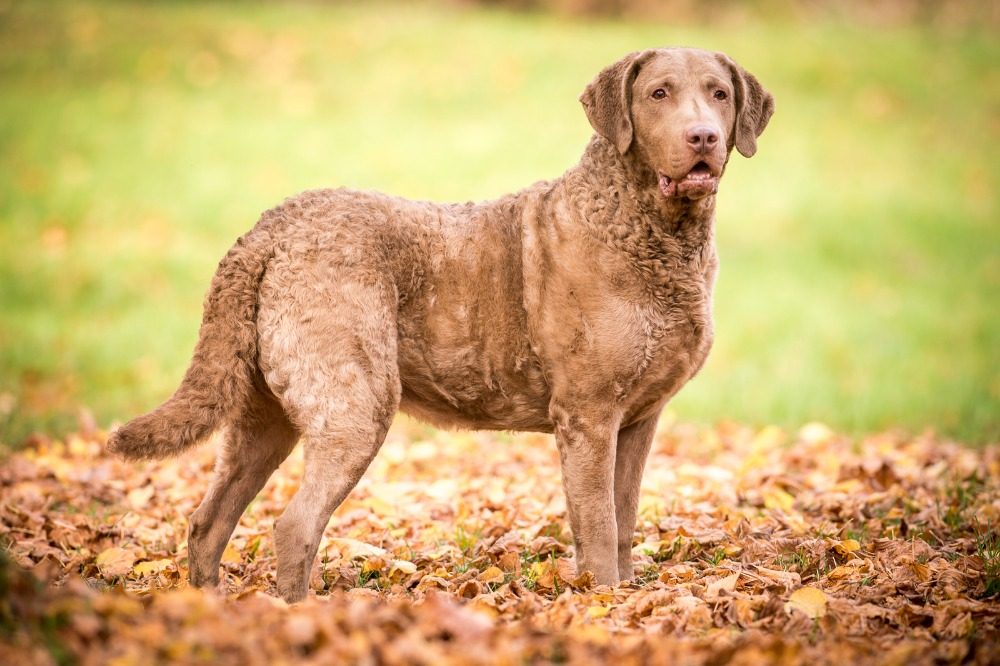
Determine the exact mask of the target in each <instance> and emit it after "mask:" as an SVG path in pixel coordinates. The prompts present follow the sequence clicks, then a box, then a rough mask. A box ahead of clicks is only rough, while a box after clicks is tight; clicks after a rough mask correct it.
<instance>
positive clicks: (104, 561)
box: [95, 547, 135, 580]
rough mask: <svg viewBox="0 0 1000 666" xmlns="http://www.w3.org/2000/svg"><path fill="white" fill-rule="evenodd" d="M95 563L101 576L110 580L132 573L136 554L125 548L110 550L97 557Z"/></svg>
mask: <svg viewBox="0 0 1000 666" xmlns="http://www.w3.org/2000/svg"><path fill="white" fill-rule="evenodd" d="M95 563H96V564H97V568H98V569H99V570H100V571H101V575H102V576H104V578H106V579H109V580H110V579H112V578H117V577H119V576H125V575H127V574H129V573H131V571H132V565H133V564H134V563H135V553H133V552H132V551H130V550H126V549H124V548H118V547H113V548H108V549H107V550H104V551H102V552H101V554H100V555H98V556H97V560H96V561H95Z"/></svg>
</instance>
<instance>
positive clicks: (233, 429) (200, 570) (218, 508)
mask: <svg viewBox="0 0 1000 666" xmlns="http://www.w3.org/2000/svg"><path fill="white" fill-rule="evenodd" d="M297 440H298V432H297V431H296V430H295V428H294V427H292V424H291V423H289V421H288V418H287V417H286V416H285V414H284V412H283V411H282V409H281V407H280V405H278V403H277V402H275V400H274V398H272V397H270V396H264V395H262V394H260V393H256V394H254V395H253V396H252V398H251V404H248V405H244V407H243V408H242V409H241V410H240V412H239V415H238V416H237V417H236V419H235V421H234V422H233V423H232V424H231V425H230V426H229V429H228V431H227V433H226V438H225V440H224V442H223V445H222V448H221V450H220V451H219V454H218V458H217V459H216V463H215V474H214V477H213V479H212V483H211V485H210V486H209V489H208V493H207V494H206V495H205V499H203V500H202V502H201V505H200V506H199V507H198V509H197V510H196V511H195V512H194V514H192V515H191V519H190V521H189V526H188V563H189V567H190V578H191V584H192V585H194V586H195V587H203V586H213V585H216V584H218V582H219V561H220V559H221V558H222V553H223V551H224V550H225V548H226V544H227V543H228V542H229V537H230V536H231V535H232V533H233V529H234V528H235V527H236V523H237V522H239V519H240V516H241V515H243V512H244V511H245V510H246V508H247V505H248V504H250V502H251V501H252V500H253V498H254V497H255V496H256V495H257V493H258V492H260V489H261V488H262V487H263V486H264V484H265V483H266V482H267V479H268V478H269V477H270V476H271V473H272V472H274V470H275V469H277V467H278V465H280V464H281V462H282V461H283V460H284V459H285V458H286V457H288V454H289V453H290V452H291V450H292V448H294V446H295V442H296V441H297Z"/></svg>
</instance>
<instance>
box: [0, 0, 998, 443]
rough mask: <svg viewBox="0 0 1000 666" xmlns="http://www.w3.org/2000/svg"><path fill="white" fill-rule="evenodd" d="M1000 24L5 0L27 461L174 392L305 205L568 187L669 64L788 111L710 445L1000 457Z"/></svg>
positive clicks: (8, 178)
mask: <svg viewBox="0 0 1000 666" xmlns="http://www.w3.org/2000/svg"><path fill="white" fill-rule="evenodd" d="M998 16H1000V11H998V6H997V3H995V2H977V1H971V2H929V1H926V0H924V1H921V0H909V1H901V2H888V1H882V2H835V1H833V0H829V1H828V2H824V1H821V0H813V1H810V2H801V3H796V2H792V1H791V0H785V1H780V0H775V1H771V2H768V1H766V0H759V1H751V2H745V3H741V2H736V1H735V0H730V1H727V2H726V1H716V2H695V1H693V0H692V1H682V2H653V1H652V0H635V1H634V2H633V1H629V0H610V1H609V0H551V1H544V0H539V1H537V2H533V1H530V0H524V1H510V2H504V1H501V0H496V1H494V2H483V3H476V2H471V1H470V2H415V3H414V2H407V3H390V2H368V3H363V4H361V3H359V4H340V3H322V2H260V1H256V2H252V1H251V2H233V3H223V2H155V3H145V2H144V3H126V2H93V1H91V0H73V1H72V2H37V1H33V0H16V1H11V0H0V442H3V443H4V444H6V445H8V446H10V445H17V444H18V443H19V442H20V441H22V440H23V438H24V437H25V436H27V435H28V434H30V433H32V432H35V431H45V432H48V433H53V434H58V433H60V432H65V431H66V430H68V429H75V428H78V427H84V428H86V427H93V425H94V424H97V425H99V426H102V427H103V426H107V425H109V424H111V423H112V422H114V421H116V420H124V419H126V418H129V417H131V416H133V415H136V414H138V413H139V412H142V411H144V410H147V409H149V408H151V407H153V406H155V405H156V404H158V403H159V402H160V401H161V400H163V399H165V398H166V397H167V396H168V395H169V394H170V393H171V391H172V390H173V389H174V388H175V387H176V385H177V383H178V382H179V380H180V377H181V375H182V374H183V372H184V370H185V367H186V364H187V361H188V359H189V357H190V353H191V350H192V348H193V345H194V342H195V339H196V335H197V331H198V325H199V322H200V314H201V300H202V297H203V295H204V293H205V290H206V289H207V287H208V283H209V280H210V279H211V276H212V273H213V271H214V268H215V265H216V263H217V262H218V260H219V258H220V257H221V256H222V255H223V254H224V253H225V251H226V250H227V248H228V247H229V246H230V245H231V244H232V242H233V241H234V240H235V239H236V237H238V236H239V235H240V234H241V233H243V232H244V231H245V230H246V229H248V228H249V227H250V226H252V225H253V224H254V222H255V221H256V219H257V217H258V215H259V214H260V212H261V211H262V210H264V209H266V208H268V207H270V206H272V205H274V204H276V203H278V202H280V201H281V200H282V199H283V198H284V197H286V196H289V195H291V194H294V193H296V192H299V191H301V190H303V189H307V188H315V187H325V186H337V185H347V186H351V187H357V188H377V189H379V190H384V191H388V192H392V193H396V194H401V195H405V196H409V197H415V198H433V199H439V200H467V199H482V198H490V197H494V196H497V195H499V194H502V193H505V192H508V191H512V190H516V189H518V188H520V187H523V186H525V185H527V184H530V183H532V182H534V181H536V180H539V179H546V178H553V177H556V176H559V175H560V174H561V173H562V172H563V171H564V170H565V169H566V168H568V167H570V166H571V165H573V164H574V163H575V162H576V160H577V159H578V158H579V156H580V154H581V152H582V150H583V147H584V145H585V144H586V142H587V139H588V137H589V135H590V134H591V128H590V127H589V125H588V124H587V121H586V119H585V117H584V115H583V113H582V110H581V108H580V105H579V103H578V102H577V96H578V95H579V93H580V92H581V91H582V89H583V87H584V86H585V85H586V84H587V82H588V81H589V80H590V78H591V77H592V76H593V75H594V74H595V73H596V72H597V71H598V70H599V69H600V68H601V67H603V66H604V65H606V64H608V63H610V62H612V61H614V60H616V59H617V58H619V57H620V56H622V55H623V54H625V53H627V52H629V51H633V50H637V49H642V48H645V47H651V46H661V45H689V46H697V47H701V48H706V49H712V50H721V51H725V52H727V53H729V54H730V55H731V56H732V57H733V58H735V59H736V60H737V61H738V62H740V63H741V64H743V65H744V66H745V67H746V68H747V69H749V70H750V71H751V72H753V73H754V74H756V75H757V76H758V78H759V79H760V80H761V81H762V82H763V83H764V85H765V86H766V87H768V88H769V89H770V90H771V91H772V92H773V94H774V96H775V98H776V101H777V113H776V115H775V117H774V119H773V120H772V122H771V125H770V127H769V128H768V129H767V131H766V132H765V134H764V136H763V137H762V138H761V140H760V144H759V145H760V150H759V152H758V154H757V156H755V157H754V158H753V159H752V160H750V161H747V160H744V159H743V158H741V157H739V156H734V158H733V161H732V163H731V165H730V168H729V172H728V174H727V177H726V179H725V180H724V181H723V184H722V191H721V196H720V199H719V210H718V244H719V252H720V255H721V259H722V269H721V273H720V276H719V282H718V287H717V296H716V321H717V332H718V334H717V342H716V346H715V349H714V351H713V354H712V356H711V357H710V359H709V362H708V364H707V366H706V367H705V369H704V370H703V371H702V373H701V375H699V377H698V378H697V379H696V380H694V381H693V382H692V383H691V384H689V385H688V386H687V387H686V388H685V389H684V390H683V391H682V392H681V394H680V395H679V396H678V397H677V399H676V400H674V401H673V403H672V404H671V405H670V407H669V409H670V411H671V412H672V414H673V417H674V418H676V419H679V420H682V421H691V422H704V423H713V422H717V421H722V420H727V421H740V422H747V423H750V424H765V423H775V424H779V425H782V426H785V427H792V428H794V427H797V426H798V425H800V424H802V423H804V422H807V421H813V420H819V421H823V422H826V423H829V424H830V425H832V426H834V427H836V428H839V429H843V430H846V431H848V432H857V433H859V432H867V431H872V430H877V429H883V428H896V427H900V428H904V429H906V430H909V431H919V430H922V429H924V428H927V427H930V428H933V429H935V430H937V431H940V432H944V433H946V434H948V435H952V436H955V437H957V438H960V439H962V440H963V441H966V442H970V443H974V444H975V443H983V442H987V441H997V440H1000V375H998V368H1000V354H998V347H1000V318H998V315H997V296H998V287H1000V254H998V252H1000V219H998V205H997V204H998V191H1000V154H998V152H1000V151H998V145H1000V142H998V139H1000V38H998V36H1000V31H998V26H1000V20H998Z"/></svg>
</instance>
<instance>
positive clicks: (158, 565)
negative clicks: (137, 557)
mask: <svg viewBox="0 0 1000 666" xmlns="http://www.w3.org/2000/svg"><path fill="white" fill-rule="evenodd" d="M174 567H175V565H174V561H173V560H171V559H167V558H164V559H161V560H151V561H148V562H140V563H139V564H137V565H135V567H134V568H133V571H135V575H136V576H139V577H142V576H149V575H151V574H158V573H160V572H161V571H166V570H167V569H173V568H174Z"/></svg>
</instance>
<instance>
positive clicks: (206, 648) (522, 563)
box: [0, 419, 1000, 665]
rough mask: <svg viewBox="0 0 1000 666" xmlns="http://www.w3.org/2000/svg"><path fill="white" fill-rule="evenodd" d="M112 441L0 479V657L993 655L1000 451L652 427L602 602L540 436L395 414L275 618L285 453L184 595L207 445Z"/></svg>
mask: <svg viewBox="0 0 1000 666" xmlns="http://www.w3.org/2000/svg"><path fill="white" fill-rule="evenodd" d="M105 437H106V435H105V433H102V432H99V431H95V432H91V433H89V434H86V435H75V436H71V437H69V438H67V439H66V440H65V441H56V440H50V439H46V438H43V437H39V438H36V439H35V440H34V441H33V442H32V443H31V444H30V445H29V446H27V447H26V448H24V449H23V450H21V451H19V452H17V453H14V454H12V455H10V456H9V457H8V458H7V459H6V460H5V461H4V462H3V464H2V466H0V539H2V541H3V544H4V549H3V551H0V556H2V557H0V591H2V594H0V662H2V663H18V664H21V663H24V664H51V663H81V664H105V663H113V664H119V665H125V664H148V663H233V664H237V663H238V664H258V663H260V664H270V663H275V662H278V663H281V662H291V661H292V660H295V661H296V662H304V663H321V662H333V663H371V664H382V663H384V664H465V663H499V664H506V663H509V664H520V663H552V662H559V663H563V662H570V663H591V662H598V663H600V662H602V661H618V662H622V663H634V664H671V663H675V662H677V663H684V664H715V663H723V662H735V663H742V664H767V663H781V664H798V663H836V664H841V663H854V664H864V663H885V664H921V663H927V664H930V663H995V662H996V661H997V660H998V659H1000V599H998V596H997V595H998V592H1000V580H998V578H997V577H998V576H1000V548H997V547H996V544H997V543H1000V537H998V534H997V525H998V524H1000V483H998V480H1000V446H987V447H983V448H980V449H970V448H966V447H963V446H960V445H958V444H955V443H952V442H948V441H944V440H942V439H939V438H937V437H935V436H933V435H931V434H924V435H921V436H917V437H907V436H903V435H900V434H895V433H888V434H880V435H874V436H871V437H867V438H864V439H862V440H860V441H857V440H852V439H850V438H847V437H844V436H840V435H838V434H836V433H834V432H832V431H830V430H829V429H828V428H826V427H824V426H821V425H818V424H811V425H808V426H806V427H804V428H802V429H801V430H800V431H799V432H798V433H794V434H788V433H785V432H783V431H781V430H779V429H777V428H775V427H765V428H763V429H753V428H749V427H745V426H738V425H733V424H723V425H720V426H717V427H715V428H712V429H699V428H695V427H692V426H687V425H684V424H676V423H668V424H667V425H665V426H663V427H661V429H660V432H659V433H658V435H657V439H656V442H655V444H654V448H653V452H652V455H651V458H650V460H649V463H648V465H647V468H646V475H645V479H644V482H643V489H642V496H641V499H640V517H639V525H638V527H637V530H636V533H635V538H634V548H633V560H634V563H635V570H636V580H635V581H633V582H632V583H626V584H622V585H619V586H617V587H607V586H595V585H594V582H593V577H592V575H590V573H589V572H583V573H581V574H579V575H578V574H577V572H576V569H575V566H574V563H573V561H572V552H573V549H572V540H571V536H570V534H569V531H568V527H567V522H566V516H565V503H564V501H563V497H562V486H561V483H560V479H559V468H558V453H557V451H556V448H555V445H554V444H553V442H552V441H551V439H550V438H548V437H544V436H541V435H532V434H520V435H509V434H497V433H464V432H444V431H434V430H431V429H428V428H425V427H423V426H421V425H419V424H417V423H415V422H412V421H408V420H406V419H400V420H399V421H398V422H397V423H396V424H395V425H394V427H393V429H392V431H391V432H390V435H389V438H388V440H387V442H386V444H385V446H384V447H383V449H382V451H381V453H380V455H379V456H378V458H376V461H375V462H374V463H373V465H372V467H371V469H370V470H369V472H368V473H367V474H366V475H365V478H364V479H363V480H362V482H361V483H360V484H359V485H358V487H357V488H356V489H355V491H354V492H353V493H352V494H351V495H350V497H349V498H348V499H347V500H346V501H345V502H344V504H343V505H342V506H341V507H340V508H339V509H338V510H337V511H336V512H335V513H334V516H333V517H332V519H331V521H330V524H329V526H328V528H327V530H326V537H325V538H324V540H323V542H322V543H321V546H320V552H319V557H318V558H317V559H318V561H317V565H316V566H315V568H314V572H313V576H312V579H311V588H312V590H313V594H311V595H310V597H309V598H308V599H307V600H306V601H305V602H303V603H301V604H298V605H294V606H288V605H287V604H285V603H284V602H282V601H281V600H279V599H278V598H276V596H275V581H274V572H275V566H276V562H275V557H274V548H273V542H272V528H273V524H274V521H275V519H276V518H277V516H279V515H280V513H281V510H282V509H283V508H284V506H285V505H286V504H287V503H288V501H289V500H290V499H291V497H292V495H293V494H294V492H295V490H296V489H297V487H298V484H299V480H300V479H301V474H302V458H301V453H299V452H296V453H294V454H293V455H292V457H290V458H289V460H287V461H286V462H285V463H284V464H283V465H282V467H281V469H280V470H279V471H278V472H277V473H276V474H275V475H274V476H273V477H272V478H271V480H270V481H269V482H268V484H267V485H266V487H265V488H264V490H263V491H262V492H261V493H260V495H259V496H258V497H257V499H256V500H255V501H254V502H253V504H251V507H250V508H249V510H248V511H247V513H246V514H245V515H244V517H243V519H242V520H241V521H240V523H239V525H238V526H237V528H236V531H235V533H234V535H233V539H232V541H231V543H230V544H229V546H228V547H227V549H226V551H225V552H224V554H223V557H222V571H223V579H222V582H221V584H220V588H219V589H218V590H197V589H193V588H191V587H190V586H189V585H188V583H187V544H186V530H187V517H188V516H189V515H190V514H191V513H192V512H193V511H194V509H195V507H196V506H197V504H198V502H199V501H200V500H201V498H202V496H203V494H204V492H205V490H206V488H207V484H208V481H209V479H210V476H211V472H212V466H213V454H214V449H215V446H216V445H217V442H215V441H213V442H212V443H211V444H208V445H206V446H204V447H202V448H201V449H199V450H196V451H194V452H191V453H189V454H187V455H186V456H184V457H182V458H179V459H176V460H167V461H163V462H157V463H144V464H138V465H133V464H126V463H123V462H121V461H118V460H115V459H112V458H109V457H108V456H106V455H105V454H104V453H103V450H102V446H103V443H104V440H105Z"/></svg>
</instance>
